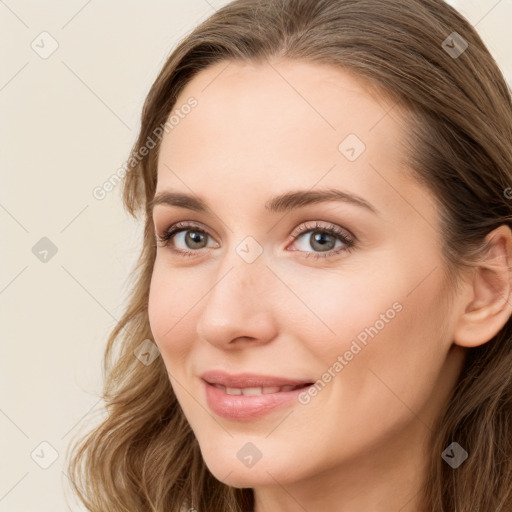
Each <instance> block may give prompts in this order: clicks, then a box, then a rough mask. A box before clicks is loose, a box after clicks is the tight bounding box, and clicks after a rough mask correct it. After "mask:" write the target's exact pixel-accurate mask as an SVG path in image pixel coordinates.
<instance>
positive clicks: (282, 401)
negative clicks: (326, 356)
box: [202, 371, 311, 421]
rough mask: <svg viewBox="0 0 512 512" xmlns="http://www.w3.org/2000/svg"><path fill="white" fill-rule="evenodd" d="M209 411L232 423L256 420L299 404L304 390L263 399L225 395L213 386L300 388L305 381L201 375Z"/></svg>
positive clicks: (257, 396)
mask: <svg viewBox="0 0 512 512" xmlns="http://www.w3.org/2000/svg"><path fill="white" fill-rule="evenodd" d="M202 379H203V382H204V387H205V394H206V402H207V404H208V407H209V408H210V409H211V410H212V411H213V412H214V413H215V414H217V415H218V416H221V417H223V418H227V419H231V420H239V421H243V420H245V421H248V420H252V419H256V418H259V417H261V416H264V415H265V414H268V413H270V412H271V411H274V410H276V409H278V408H281V407H284V406H286V405H289V404H290V403H293V402H294V401H298V396H299V394H300V393H301V392H303V391H304V389H305V388H304V387H301V388H298V389H293V390H291V391H278V392H275V393H266V394H262V395H249V396H246V395H228V394H227V393H226V392H225V391H224V390H222V389H219V388H218V387H216V386H215V385H221V386H224V387H230V388H249V387H281V386H299V385H305V384H307V383H310V382H311V381H306V380H291V379H284V378H281V377H269V376H262V375H254V374H247V373H245V374H238V375H229V374H227V373H224V372H219V371H212V372H206V373H204V374H203V375H202Z"/></svg>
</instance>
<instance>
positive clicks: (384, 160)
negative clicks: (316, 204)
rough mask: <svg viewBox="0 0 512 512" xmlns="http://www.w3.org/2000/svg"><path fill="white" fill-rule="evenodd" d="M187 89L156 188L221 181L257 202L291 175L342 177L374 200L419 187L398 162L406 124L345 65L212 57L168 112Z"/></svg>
mask: <svg viewBox="0 0 512 512" xmlns="http://www.w3.org/2000/svg"><path fill="white" fill-rule="evenodd" d="M192 97H193V98H195V100H196V101H197V105H196V106H195V107H194V108H193V109H191V110H190V109H187V112H188V111H189V110H190V111H189V113H188V114H186V115H183V114H182V115H181V116H179V117H180V120H179V123H178V124H176V125H174V127H173V128H172V130H170V132H169V133H166V134H165V135H164V138H163V140H162V145H161V148H160V152H159V162H158V187H157V190H162V189H178V190H180V191H183V192H190V190H187V188H192V192H193V193H196V194H198V195H201V196H202V197H208V196H209V195H212V196H214V195H215V196H216V197H219V198H222V186H224V188H225V187H228V188H229V189H230V190H231V191H232V192H233V193H234V194H237V193H239V194H238V195H242V196H244V195H245V196H246V197H247V192H248V191H249V192H251V196H254V197H260V196H261V197H260V199H261V201H260V202H261V204H262V207H263V204H264V203H265V199H266V198H268V196H269V195H270V192H271V191H272V193H273V194H272V195H275V194H276V193H282V192H286V191H289V190H290V188H291V186H292V185H293V188H302V189H312V188H314V187H316V186H318V187H320V188H322V187H338V188H339V187H340V186H343V188H344V189H347V190H350V191H351V192H353V193H355V194H358V195H360V196H362V197H365V198H367V199H368V200H369V201H370V202H372V203H374V204H375V205H376V207H377V208H379V209H381V208H380V207H379V203H380V205H381V206H383V207H384V209H385V205H386V204H389V203H390V202H396V201H397V200H398V201H399V200H400V199H399V197H398V196H399V195H400V191H401V192H402V193H403V194H405V195H406V196H407V194H409V195H410V196H411V197H412V196H414V194H424V193H425V191H423V190H418V185H417V184H415V183H413V182H412V181H411V180H410V179H408V178H407V176H406V173H404V172H402V171H403V170H404V168H405V165H404V159H403V157H404V154H405V153H404V151H403V150H402V144H403V143H404V142H405V141H406V136H407V126H406V122H405V120H404V119H405V118H404V117H403V115H402V112H401V111H400V109H399V107H398V106H397V105H396V104H394V103H393V102H392V100H391V99H389V98H388V97H385V96H383V95H380V96H379V94H378V93H377V92H376V90H375V89H373V88H370V87H369V86H368V83H367V82H365V81H363V80H361V79H359V77H356V76H355V75H353V74H352V73H350V72H347V71H345V70H342V69H339V68H334V67H332V66H327V65H320V64H311V63H305V62H293V61H279V62H272V63H270V62H269V63H250V64H245V63H244V64H242V63H234V62H220V63H217V64H216V65H214V66H211V67H209V68H207V69H206V70H203V71H202V72H200V73H199V74H198V75H196V77H194V79H193V80H191V81H190V82H189V83H188V84H187V86H186V87H185V88H184V89H183V91H182V92H181V94H180V95H179V97H178V99H177V102H176V104H175V108H174V110H173V113H176V112H177V111H179V109H180V108H181V106H182V105H184V104H185V103H186V102H187V101H188V100H189V99H190V98H192ZM270 189H272V190H271V191H270ZM413 189H415V190H413ZM411 194H412V195H411ZM221 200H224V198H222V199H221ZM232 200H233V202H234V201H235V198H234V197H232ZM402 201H403V199H402ZM402 208H404V209H406V210H407V209H408V208H410V205H409V206H407V205H405V204H403V205H402ZM409 213H410V212H409Z"/></svg>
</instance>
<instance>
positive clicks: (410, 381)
mask: <svg viewBox="0 0 512 512" xmlns="http://www.w3.org/2000/svg"><path fill="white" fill-rule="evenodd" d="M511 175H512V101H511V95H510V90H509V88H508V86H507V84H506V82H505V80H504V78H503V76H502V75H501V74H500V71H499V69H498V67H497V65H496V63H495V61H494V60H493V58H492V57H491V55H490V53H489V52H488V50H487V49H486V47H485V46H484V44H483V42H482V41H481V39H480V37H479V36H478V34H477V33H476V31H475V30H474V29H473V28H472V27H471V26H470V25H469V23H468V22H467V21H466V20H465V19H464V18H463V17H461V15H460V14H458V13H457V12H456V11H455V10H454V9H453V8H451V7H449V6H448V5H447V4H445V3H444V2H443V1H441V0H359V1H353V0H351V1H349V0H315V1H313V0H266V1H264V2H262V1H261V0H236V1H234V2H232V3H231V4H229V5H227V6H225V7H224V8H222V9H220V10H219V11H218V12H216V13H215V14H214V15H213V16H212V17H211V18H209V19H208V20H207V21H205V22H204V23H202V24H201V25H200V26H199V27H197V28H196V29H195V30H194V32H193V33H192V34H191V35H189V36H188V37H187V38H186V39H185V40H183V41H182V42H181V43H180V45H179V46H178V48H177V49H176V50H175V51H174V52H173V54H172V55H171V56H170V57H169V59H168V60H167V62H166V63H165V65H164V67H163V69H162V71H161V72H160V74H159V76H158V78H157V79H156V81H155V83H154V84H153V86H152V88H151V91H150V93H149V95H148V97H147V100H146V103H145V105H144V109H143V114H142V125H141V131H140V135H139V138H138V141H137V143H136V144H135V146H134V148H133V150H132V154H131V157H130V160H129V168H128V170H127V172H126V178H125V181H124V201H125V205H126V207H127V209H128V211H129V212H130V213H131V214H132V215H134V216H135V215H137V214H140V215H142V217H143V219H144V222H145V232H144V246H143V248H142V252H141V256H140V262H139V265H138V274H137V275H136V276H135V285H134V288H133V294H132V297H131V302H130V304H129V306H128V308H127V311H126V313H125V315H124V316H123V318H122V319H121V321H120V322H119V324H118V325H117V326H116V328H115V330H114V331H113V332H112V334H111V336H110V339H109V342H108V346H107V350H106V361H105V362H106V383H105V391H104V398H105V401H106V404H107V409H108V412H109V415H108V418H106V419H105V420H104V421H103V423H102V424H101V425H99V426H98V427H97V428H96V429H95V430H94V431H93V432H91V433H90V434H89V435H88V436H87V437H86V438H84V439H83V441H82V442H81V444H80V445H77V446H76V448H75V451H74V453H73V456H74V458H73V461H72V463H70V473H71V475H72V477H73V481H74V485H75V490H76V492H77V493H78V494H79V496H80V497H81V499H82V500H83V501H84V503H85V504H86V505H87V507H88V509H89V510H92V511H94V512H100V511H105V510H109V511H111V512H112V511H141V512H142V511H149V510H152V511H155V512H156V511H158V512H164V511H165V512H172V511H176V512H178V511H183V510H197V511H208V512H217V511H218V512H227V511H230V512H231V511H233V512H234V511H256V512H268V511H277V510H279V511H296V510H297V511H298V510H301V511H302V510H307V511H309V512H316V511H325V510H336V511H338V512H347V511H351V512H363V511H365V512H366V511H369V510H372V511H379V512H383V511H390V510H393V511H397V512H398V511H399V510H400V511H401V512H413V511H414V512H417V511H432V512H444V511H453V510H457V511H458V512H472V511H477V510H478V511H486V512H491V511H492V512H498V511H499V512H505V511H511V510H512V494H511V488H512V485H511V484H512V435H511V434H512V421H511V420H512V393H511V383H512V341H511V337H512V331H511V322H510V315H511V312H512V302H511V288H510V282H511V273H510V265H509V263H510V258H511V257H512V233H511V230H510V224H511V219H512V203H511V201H510V197H511V193H510V192H512V188H510V187H511V186H512V185H511V184H512V176H511ZM118 345H119V349H120V353H119V354H118V355H114V352H115V349H116V348H117V347H118Z"/></svg>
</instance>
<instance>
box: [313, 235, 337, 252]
mask: <svg viewBox="0 0 512 512" xmlns="http://www.w3.org/2000/svg"><path fill="white" fill-rule="evenodd" d="M326 237H327V238H331V237H330V235H328V234H326V233H316V234H313V237H312V238H313V243H312V246H314V243H319V244H320V249H321V250H324V251H325V250H327V251H328V250H330V249H332V248H333V247H334V243H335V242H334V241H332V242H331V243H330V245H329V241H327V242H326V240H325V238H326ZM326 244H327V246H328V247H326Z"/></svg>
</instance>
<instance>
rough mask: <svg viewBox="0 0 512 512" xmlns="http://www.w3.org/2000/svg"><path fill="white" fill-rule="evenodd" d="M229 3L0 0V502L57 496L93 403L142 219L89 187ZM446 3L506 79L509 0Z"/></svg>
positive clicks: (50, 510) (56, 505) (45, 509)
mask: <svg viewBox="0 0 512 512" xmlns="http://www.w3.org/2000/svg"><path fill="white" fill-rule="evenodd" d="M226 3H228V2H227V1H225V0H166V1H163V0H152V1H146V2H142V1H139V2H135V1H126V0H125V1H122V0H108V1H102V2H100V1H98V0H89V1H87V0H73V1H69V0H68V1H64V0H60V1H57V0H52V1H47V2H39V1H36V0H27V1H22V0H20V1H15V0H0V43H1V48H2V52H1V55H2V59H1V66H0V109H1V116H0V130H1V131H0V139H1V142H0V144H1V152H0V170H1V171H0V172H1V173H2V180H1V183H2V187H1V189H0V230H1V239H2V241H1V244H2V245H1V246H2V249H3V250H2V251H1V255H2V261H1V265H0V320H1V321H0V329H1V333H0V336H1V353H0V382H1V388H0V389H1V396H0V432H1V436H0V446H1V464H0V512H3V511H5V512H7V511H8V512H32V511H34V512H35V511H38V512H56V511H59V510H69V508H68V506H67V504H66V501H65V491H63V486H65V485H66V484H67V479H66V478H67V477H66V475H65V474H64V472H63V470H64V469H65V468H64V466H63V461H64V456H65V451H66V449H67V447H68V445H69V442H70V441H71V439H73V437H74V436H76V435H78V434H79V433H80V431H81V429H82V430H83V429H85V428H87V426H89V425H91V424H92V423H91V422H94V420H97V419H98V418H99V416H94V413H95V412H96V414H101V412H100V409H101V401H99V400H98V393H99V391H100V389H101V379H102V370H101V358H102V353H103V348H104V345H105V341H106V338H107V335H108V333H109V331H110V330H111V329H112V328H113V326H114V324H115V321H116V319H118V318H119V317H120V315H121V313H122V310H123V304H124V297H125V296H126V293H127V290H128V285H129V281H128V273H129V271H130V269H131V268H132V265H133V263H134V261H135V258H136V256H137V253H138V248H139V241H140V234H141V229H140V226H139V225H138V224H137V223H136V222H134V221H133V220H131V219H129V218H128V216H127V215H126V214H125V213H124V211H123V209H122V206H121V202H120V194H119V192H120V188H119V187H118V188H117V189H115V190H114V191H112V192H110V193H109V194H107V195H106V197H105V198H104V199H103V200H98V199H96V198H95V197H94V196H93V190H94V189H95V187H98V186H101V185H102V184H103V183H104V182H105V181H106V180H107V179H108V178H109V177H110V176H111V175H112V174H113V173H115V171H116V170H117V169H118V168H119V167H121V166H122V165H123V163H124V161H125V159H126V157H127V154H128V150H129V148H130V146H131V144H132V142H133V141H134V140H135V137H136V134H137V129H138V126H139V116H140V110H141V106H142V102H143V99H144V97H145V94H146V93H147V91H148V90H149V87H150V85H151V83H152V81H153V80H154V78H155V77H156V74H157V72H158V71H159V69H160V67H161V65H162V64H163V62H164V60H165V58H166V57H167V55H168V54H169V52H170V51H171V50H172V48H173V47H174V46H175V44H176V43H177V41H179V40H180V39H181V38H182V37H183V36H184V35H185V34H186V33H187V32H188V31H190V30H191V29H192V27H194V26H195V25H196V24H197V23H198V22H200V21H202V20H204V19H205V18H206V17H208V16H209V15H210V14H211V13H212V12H213V10H214V9H216V8H218V7H220V6H221V5H224V4H226ZM451 3H453V5H455V6H456V7H458V8H459V10H460V11H461V12H462V13H463V14H465V15H466V16H467V17H468V19H469V20H470V21H471V23H473V24H474V25H476V26H477V29H478V30H479V32H480V34H481V35H482V37H483V39H484V40H485V42H486V43H487V44H488V46H489V48H490V50H491V52H492V53H493V54H494V55H495V57H496V59H497V60H498V63H499V64H500V66H501V68H502V70H503V72H504V74H505V76H506V77H507V79H508V80H509V82H510V81H511V80H512V52H511V50H512V36H511V34H510V20H512V0H501V1H498V0H459V1H456V0H453V1H452V2H451ZM42 32H47V34H43V35H40V34H41V33H42ZM57 44H58V47H57V48H56V50H55V51H54V53H52V54H51V55H49V56H48V55H46V54H45V52H50V51H51V50H52V49H53V48H52V45H53V46H56V45H57ZM43 57H46V58H43ZM43 237H46V238H48V239H49V240H50V241H51V243H52V244H53V245H54V247H55V248H56V249H57V252H56V254H54V255H53V254H52V252H51V249H50V250H49V252H48V253H45V252H44V251H45V250H48V247H47V245H45V244H46V243H47V242H44V241H43V242H40V240H41V239H42V238H43ZM36 244H42V245H36ZM34 246H36V249H34V251H33V247H34ZM34 252H35V253H36V254H34ZM45 257H46V260H47V261H41V259H40V258H45ZM41 443H44V444H41ZM55 456H58V457H57V458H56V460H55V461H54V460H53V459H54V458H55ZM45 466H48V467H47V468H46V469H45ZM66 495H68V496H69V493H68V492H66ZM69 500H70V505H71V509H72V510H83V509H82V508H81V507H80V506H78V504H77V503H76V502H75V500H74V499H73V498H72V497H71V496H70V497H69Z"/></svg>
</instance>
